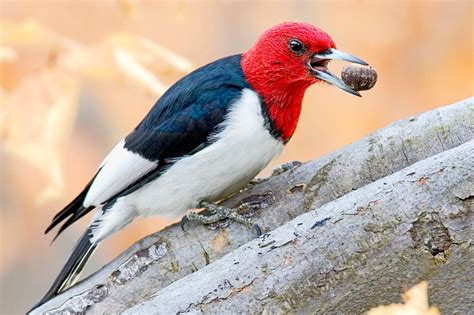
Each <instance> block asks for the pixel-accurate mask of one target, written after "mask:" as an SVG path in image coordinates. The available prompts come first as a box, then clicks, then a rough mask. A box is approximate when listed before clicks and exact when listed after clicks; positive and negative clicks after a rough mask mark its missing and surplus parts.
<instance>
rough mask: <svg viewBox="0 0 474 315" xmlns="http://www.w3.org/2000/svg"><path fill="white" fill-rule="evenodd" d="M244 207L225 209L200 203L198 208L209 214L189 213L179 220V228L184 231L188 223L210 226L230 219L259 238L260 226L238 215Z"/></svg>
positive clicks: (203, 202) (244, 205) (208, 203)
mask: <svg viewBox="0 0 474 315" xmlns="http://www.w3.org/2000/svg"><path fill="white" fill-rule="evenodd" d="M246 206H247V205H246V204H241V205H240V206H239V207H237V208H227V207H224V206H220V205H217V204H215V203H210V202H206V201H201V202H200V203H199V207H200V208H204V209H205V210H207V211H209V212H210V213H211V214H210V215H204V214H199V213H196V212H189V213H188V214H186V215H185V216H184V217H183V218H182V219H181V228H182V229H183V231H184V226H185V225H186V223H187V222H188V221H199V222H201V223H202V224H212V223H216V222H219V221H221V220H224V219H231V220H234V221H236V222H239V223H241V224H243V225H245V226H246V227H248V228H249V229H254V230H255V232H256V234H257V236H260V235H261V234H262V230H261V228H260V226H258V225H257V224H256V223H253V222H252V220H250V219H249V218H246V217H245V216H243V215H241V214H239V211H240V210H242V209H244V208H246Z"/></svg>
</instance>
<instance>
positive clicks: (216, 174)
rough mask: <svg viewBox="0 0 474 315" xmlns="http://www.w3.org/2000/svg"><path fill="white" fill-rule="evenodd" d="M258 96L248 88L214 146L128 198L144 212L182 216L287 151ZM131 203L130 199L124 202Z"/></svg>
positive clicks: (183, 160)
mask: <svg viewBox="0 0 474 315" xmlns="http://www.w3.org/2000/svg"><path fill="white" fill-rule="evenodd" d="M264 123H265V121H264V118H263V116H262V110H261V104H260V100H259V97H258V95H257V94H256V93H255V92H254V91H252V90H250V89H245V90H244V91H243V92H242V96H241V98H240V99H239V100H238V101H236V102H235V104H233V105H232V108H231V110H230V112H229V114H228V116H227V117H226V120H225V123H224V124H223V125H222V127H223V128H222V130H221V132H219V133H218V134H216V135H214V137H215V138H214V139H213V140H214V142H213V144H211V145H209V146H208V147H206V148H204V149H203V150H201V151H199V152H197V153H195V154H193V155H191V156H188V157H184V158H181V159H179V160H178V161H177V162H176V163H174V164H173V166H171V167H170V168H169V169H168V170H167V171H166V172H165V173H164V174H163V175H161V176H160V177H159V178H158V179H156V180H155V181H153V182H151V183H149V184H147V185H145V186H143V187H142V188H141V189H139V190H137V191H136V192H135V193H132V194H131V195H129V196H127V197H125V198H126V199H128V200H126V202H127V204H129V205H130V206H131V207H133V208H135V209H134V210H135V211H136V212H137V213H138V214H140V215H145V216H147V215H160V216H165V217H169V218H177V217H180V216H182V215H183V214H184V213H185V212H186V211H187V210H188V209H189V208H192V207H195V206H197V204H198V202H199V201H201V200H208V201H216V200H218V199H221V198H223V197H225V196H226V195H228V194H230V193H233V192H235V191H237V190H239V189H240V188H242V186H244V185H246V184H247V183H248V182H249V181H250V180H251V179H252V178H253V177H255V176H256V175H257V174H258V173H259V172H260V171H261V170H262V169H263V168H264V167H265V166H266V165H267V164H268V163H269V162H270V161H271V160H272V159H273V158H274V157H276V156H277V155H278V154H279V153H280V152H281V151H282V149H283V144H282V143H281V142H280V141H278V140H277V139H275V138H274V137H272V136H271V135H270V133H269V131H268V130H267V129H266V128H265V126H264ZM124 201H125V200H124Z"/></svg>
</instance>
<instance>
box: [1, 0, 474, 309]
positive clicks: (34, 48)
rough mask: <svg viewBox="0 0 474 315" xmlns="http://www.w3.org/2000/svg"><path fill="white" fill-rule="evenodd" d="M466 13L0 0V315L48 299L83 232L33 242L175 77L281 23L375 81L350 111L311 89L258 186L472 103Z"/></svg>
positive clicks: (118, 244)
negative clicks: (413, 119) (374, 74)
mask: <svg viewBox="0 0 474 315" xmlns="http://www.w3.org/2000/svg"><path fill="white" fill-rule="evenodd" d="M473 10H474V8H473V2H472V1H399V2H397V1H363V0H359V1H305V2H303V1H278V2H272V1H261V2H260V1H238V2H231V1H145V0H109V1H105V0H102V1H92V0H90V1H89V0H82V1H66V0H49V1H39V0H38V1H33V0H17V1H5V0H1V1H0V18H1V24H0V71H1V81H0V100H1V103H0V172H1V178H0V194H1V195H0V210H1V219H0V231H1V236H0V237H1V240H0V241H1V244H0V246H1V247H0V251H1V252H0V254H1V257H0V280H1V292H0V299H1V308H0V313H1V314H16V313H22V312H25V311H26V310H27V309H29V307H30V306H31V305H32V304H33V303H34V302H36V300H37V299H39V298H40V296H41V295H42V294H43V293H44V291H45V290H46V289H47V288H48V286H49V284H50V283H51V282H52V280H53V278H54V277H55V276H56V274H57V273H58V271H59V269H60V267H61V266H62V264H63V262H64V260H65V259H66V256H67V255H68V254H69V252H70V250H71V248H72V246H73V244H74V243H75V242H76V239H77V238H78V237H79V235H80V234H81V233H82V231H83V230H84V228H85V225H86V224H87V223H88V219H87V218H86V219H83V220H81V221H80V222H79V223H78V224H76V225H73V226H72V227H71V228H70V229H69V230H67V231H66V232H65V233H64V234H63V235H62V237H60V238H59V239H58V240H57V241H56V242H55V243H54V244H53V245H52V246H50V241H51V239H52V235H48V236H44V235H43V231H44V229H45V228H46V227H47V226H48V224H49V222H50V220H51V218H52V217H53V215H54V214H55V213H56V212H57V211H59V210H60V209H62V207H63V206H64V205H65V204H66V203H67V202H69V201H70V200H71V199H72V198H74V197H75V196H76V194H77V193H78V192H80V190H81V189H82V188H83V186H84V185H85V184H86V183H87V182H88V180H89V179H90V177H91V176H92V175H93V174H94V173H95V170H96V168H97V166H98V165H99V164H100V162H101V161H102V159H103V157H104V156H105V155H106V154H107V153H108V151H109V150H110V149H111V148H112V147H113V145H114V144H115V143H116V142H118V141H119V140H120V139H121V138H122V137H123V136H124V135H126V134H127V133H128V132H129V131H130V130H131V129H133V128H134V127H135V125H136V124H137V123H138V122H139V121H140V120H141V118H142V117H143V116H144V115H145V114H146V113H147V112H148V110H149V109H150V107H151V106H152V105H153V104H154V102H155V100H156V99H157V97H159V96H160V95H161V94H162V93H163V91H164V90H166V88H167V87H168V86H170V85H171V84H172V83H173V82H175V81H176V80H177V79H179V78H180V77H181V76H183V75H185V74H186V73H188V72H189V71H191V70H192V69H195V68H196V67H199V66H202V65H204V64H206V63H208V62H210V61H213V60H215V59H217V58H220V57H223V56H227V55H232V54H237V53H241V52H243V51H245V50H246V49H248V48H249V47H250V46H251V45H252V44H253V42H254V41H255V40H256V38H257V37H258V36H259V34H260V33H262V32H263V31H264V30H265V29H267V28H269V27H271V26H273V25H274V24H277V23H280V22H282V21H303V22H308V23H311V24H314V25H317V26H319V27H321V28H322V29H324V30H325V31H327V32H328V33H329V34H331V36H332V37H333V39H334V40H335V42H336V44H337V45H338V48H340V49H341V50H343V51H347V52H350V53H352V54H355V55H357V56H359V57H361V58H362V59H364V60H366V61H368V62H369V63H370V64H371V65H372V66H373V67H374V68H375V69H376V70H377V71H378V74H379V80H378V83H377V85H376V86H375V87H374V88H373V89H372V90H370V91H368V92H364V93H363V97H362V98H357V97H354V96H352V95H350V94H348V93H345V92H342V91H341V90H339V89H336V88H334V87H331V86H327V85H318V86H314V87H312V88H310V89H309V90H308V92H307V93H306V97H305V100H304V104H303V112H302V116H301V119H300V122H299V126H298V129H297V131H296V134H295V135H294V137H293V139H292V141H291V142H290V143H289V144H288V145H287V147H286V150H285V151H284V153H283V154H282V155H281V156H280V157H279V158H278V159H277V160H276V161H274V162H273V163H272V164H271V165H270V166H269V167H268V168H267V169H266V170H265V171H264V172H263V174H261V175H262V176H265V175H267V174H268V173H269V170H271V169H272V168H273V167H275V166H276V165H278V164H281V163H284V162H287V161H290V160H300V161H307V160H310V159H314V158H317V157H319V156H321V155H324V154H326V153H329V152H331V151H333V150H336V149H337V148H340V147H342V146H344V145H346V144H349V143H351V142H353V141H355V140H357V139H358V138H361V137H362V136H364V135H366V134H368V133H370V132H371V131H373V130H375V129H378V128H380V127H383V126H385V125H387V124H389V123H391V122H393V121H396V120H399V119H402V118H405V117H409V116H411V115H415V114H417V113H420V112H423V111H427V110H429V109H431V108H435V107H438V106H441V105H445V104H450V103H453V102H456V101H458V100H461V99H464V98H467V97H469V96H471V95H473V77H474V76H473V56H474V54H473ZM342 66H343V63H340V64H339V63H337V62H334V63H333V64H331V65H330V68H331V69H332V70H333V72H335V73H339V71H340V69H341V68H342ZM169 223H170V222H165V221H163V220H160V219H159V218H156V219H147V220H146V221H145V220H136V221H135V222H134V223H133V224H131V225H130V226H129V227H128V228H127V229H126V230H125V231H124V232H122V233H120V234H118V235H115V236H114V237H112V238H111V239H109V240H107V241H106V242H104V244H103V245H102V246H101V247H100V249H99V250H98V251H97V252H96V254H95V256H94V257H93V259H92V261H91V263H90V266H89V267H88V270H89V272H91V271H93V270H96V269H97V268H99V267H100V266H102V265H103V264H105V263H107V262H109V261H110V260H111V259H113V258H114V257H116V256H117V255H118V254H119V253H120V252H122V251H123V250H125V249H126V248H127V247H128V246H129V245H131V244H132V243H134V242H135V241H136V240H138V239H139V238H142V237H144V236H146V235H147V234H150V233H152V232H154V231H156V230H158V229H160V228H161V227H163V226H165V225H167V224H169Z"/></svg>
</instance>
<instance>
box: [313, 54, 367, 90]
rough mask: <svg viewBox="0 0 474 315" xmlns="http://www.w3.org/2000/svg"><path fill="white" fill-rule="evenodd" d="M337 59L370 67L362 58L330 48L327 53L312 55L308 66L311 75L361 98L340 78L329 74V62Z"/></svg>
mask: <svg viewBox="0 0 474 315" xmlns="http://www.w3.org/2000/svg"><path fill="white" fill-rule="evenodd" d="M335 59H337V60H344V61H349V62H353V63H358V64H361V65H364V66H367V65H369V64H368V63H367V62H365V61H364V60H362V59H360V58H357V57H356V56H353V55H350V54H348V53H345V52H342V51H340V50H337V49H334V48H330V49H327V50H325V51H322V52H319V53H316V54H314V55H312V56H311V58H310V59H309V61H308V66H309V68H310V70H311V73H312V74H313V75H314V77H316V78H318V79H320V80H323V81H326V82H328V83H330V84H333V85H335V86H337V87H338V88H340V89H341V90H344V91H346V92H349V93H351V94H353V95H357V96H361V95H360V94H359V92H357V91H355V90H353V89H352V88H350V87H349V86H348V85H347V84H345V83H344V82H342V80H341V79H340V78H338V77H337V76H336V75H334V74H333V73H331V72H329V70H328V68H327V65H328V63H329V60H335Z"/></svg>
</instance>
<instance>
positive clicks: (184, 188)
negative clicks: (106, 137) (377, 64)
mask: <svg viewBox="0 0 474 315" xmlns="http://www.w3.org/2000/svg"><path fill="white" fill-rule="evenodd" d="M333 59H340V60H345V61H348V62H353V63H358V64H362V65H367V63H366V62H365V61H363V60H361V59H359V58H357V57H355V56H353V55H350V54H347V53H344V52H342V51H339V50H337V49H336V45H335V44H334V41H333V40H332V39H331V37H330V36H329V35H328V34H327V33H325V32H324V31H322V30H321V29H319V28H317V27H315V26H312V25H310V24H306V23H296V22H285V23H281V24H279V25H276V26H274V27H272V28H270V29H269V30H267V31H266V32H264V33H263V34H262V35H261V36H260V37H259V39H258V40H257V41H256V43H255V44H254V46H253V47H251V48H250V49H249V50H248V51H247V52H245V53H243V54H238V55H233V56H229V57H225V58H222V59H219V60H217V61H214V62H212V63H210V64H208V65H206V66H203V67H201V68H199V69H197V70H195V71H194V72H192V73H190V74H188V75H187V76H185V77H183V78H182V79H180V80H179V81H178V82H176V83H175V84H174V85H173V86H172V87H170V88H169V89H168V91H167V92H166V93H165V94H163V96H161V97H160V98H159V99H158V101H157V102H156V103H155V105H154V106H153V107H152V109H151V110H150V112H149V113H148V114H147V115H146V116H145V118H144V119H143V120H142V121H141V122H140V123H139V124H138V126H137V127H136V128H135V129H134V130H133V131H132V132H131V133H130V134H129V135H127V136H126V137H125V138H124V139H123V140H121V141H120V142H119V143H118V144H117V145H116V146H115V147H114V148H113V149H112V150H111V152H110V153H109V154H108V155H107V156H106V158H105V159H104V161H103V162H102V164H100V166H99V168H98V170H97V172H96V174H95V175H94V177H93V178H92V179H91V180H90V182H89V183H88V184H87V185H86V187H85V188H84V190H83V191H82V192H81V193H80V194H79V195H78V196H77V197H76V198H75V199H74V200H72V201H71V202H70V203H69V204H68V205H67V206H66V207H65V208H64V209H63V210H61V211H60V212H59V213H58V214H57V215H56V216H55V217H54V218H53V220H52V223H51V225H50V226H49V227H48V228H47V229H46V232H45V233H47V232H49V231H50V230H51V229H53V228H54V227H55V226H57V225H58V224H59V223H62V226H61V227H60V229H59V231H58V234H57V235H56V237H57V236H58V235H59V234H60V233H61V232H63V231H64V229H66V228H67V227H69V226H70V225H71V224H72V223H74V222H76V221H77V220H79V219H80V218H81V217H83V216H84V215H85V214H87V213H88V212H90V211H92V210H95V215H94V216H93V218H92V221H91V223H90V225H89V227H88V229H87V230H86V231H85V233H84V234H83V235H82V237H81V238H80V240H79V241H78V243H77V244H76V246H75V247H74V250H73V252H72V254H71V256H70V257H69V258H68V260H67V261H66V263H65V265H64V267H63V268H62V270H61V271H60V273H59V275H58V276H57V278H56V280H55V281H54V283H53V284H52V286H51V288H50V289H49V290H48V292H47V293H46V294H45V296H44V297H43V298H42V299H41V300H40V302H39V303H38V304H37V305H36V306H39V305H41V304H43V303H44V302H46V301H47V300H49V299H51V298H52V297H54V296H55V295H57V294H59V293H60V292H62V291H64V290H65V289H67V288H68V287H70V286H71V285H72V284H73V283H74V281H75V280H76V279H77V277H78V275H79V273H80V271H81V270H82V268H83V267H84V265H85V264H86V262H87V260H88V258H89V257H90V256H91V255H92V253H93V251H94V250H95V249H96V248H97V246H98V245H99V243H100V242H101V241H103V240H104V239H105V238H107V237H108V236H110V235H111V234H112V233H114V232H117V231H119V230H121V229H123V228H124V227H125V226H126V225H127V224H129V223H130V222H131V221H132V220H133V219H134V218H135V217H137V216H144V217H147V216H151V215H158V216H162V217H166V218H171V219H177V218H179V217H182V216H183V215H185V214H186V212H187V210H188V209H195V208H199V207H203V208H206V209H208V210H210V211H211V213H214V216H212V219H208V220H207V222H206V218H205V217H202V216H199V215H196V214H193V215H192V216H189V217H188V218H190V219H196V218H198V219H202V221H204V223H209V222H210V221H215V220H217V219H221V218H223V217H230V218H232V219H234V220H237V221H239V222H242V223H245V224H246V225H248V226H250V225H251V224H250V222H249V221H248V220H247V219H243V218H241V217H240V216H239V215H238V214H236V213H235V212H232V211H231V210H230V209H225V208H223V207H222V206H219V205H216V204H215V203H216V202H218V201H219V200H222V199H223V198H225V197H226V196H228V195H230V194H232V193H234V192H236V191H238V190H239V189H241V188H243V187H244V186H245V185H247V184H248V183H249V182H250V181H251V180H252V179H253V178H254V177H255V176H256V175H257V174H258V173H259V172H260V171H261V170H262V169H263V168H264V167H265V166H266V165H267V164H268V163H269V162H270V161H271V160H272V159H273V158H275V157H276V156H277V155H278V154H279V153H280V152H281V151H282V150H283V148H284V146H285V144H286V143H287V142H288V141H289V140H290V138H291V137H292V135H293V133H294V131H295V129H296V125H297V123H298V119H299V116H300V112H301V105H302V101H303V96H304V93H305V91H306V89H307V88H308V87H309V86H310V85H312V84H314V83H317V82H327V83H330V84H332V85H335V86H337V87H339V88H340V89H342V90H344V91H347V92H349V93H351V94H354V95H357V96H360V94H359V93H358V92H356V91H354V90H353V89H351V88H350V87H349V86H347V85H346V84H345V83H343V82H342V81H341V80H340V79H339V78H338V77H337V76H335V75H334V74H332V73H331V72H329V70H328V68H327V66H328V63H329V61H330V60H333ZM223 213H224V214H223ZM216 218H217V219H216ZM36 306H35V307H36Z"/></svg>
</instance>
